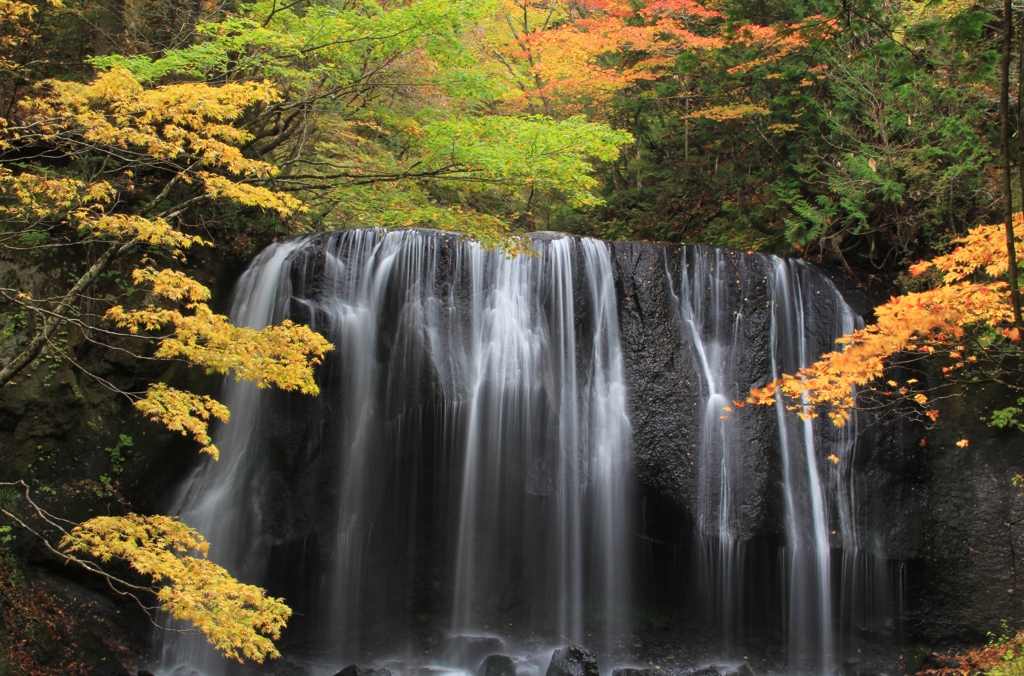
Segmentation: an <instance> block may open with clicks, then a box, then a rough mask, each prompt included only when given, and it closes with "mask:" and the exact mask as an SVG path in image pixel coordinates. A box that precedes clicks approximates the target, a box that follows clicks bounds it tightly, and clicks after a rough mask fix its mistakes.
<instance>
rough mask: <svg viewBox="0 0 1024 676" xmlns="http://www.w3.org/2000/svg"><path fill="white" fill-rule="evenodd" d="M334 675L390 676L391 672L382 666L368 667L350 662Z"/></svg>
mask: <svg viewBox="0 0 1024 676" xmlns="http://www.w3.org/2000/svg"><path fill="white" fill-rule="evenodd" d="M334 676H391V672H390V671H388V670H387V669H384V668H379V669H370V668H368V667H361V666H359V665H357V664H350V665H349V666H347V667H345V668H344V669H342V670H341V671H339V672H338V673H336V674H335V675H334Z"/></svg>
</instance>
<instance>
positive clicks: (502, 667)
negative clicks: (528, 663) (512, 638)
mask: <svg viewBox="0 0 1024 676" xmlns="http://www.w3.org/2000/svg"><path fill="white" fill-rule="evenodd" d="M476 676H516V663H515V661H513V659H512V658H511V657H508V656H507V655H489V656H488V657H487V659H485V660H484V661H483V662H481V663H480V668H479V669H477V670H476Z"/></svg>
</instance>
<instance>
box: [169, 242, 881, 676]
mask: <svg viewBox="0 0 1024 676" xmlns="http://www.w3.org/2000/svg"><path fill="white" fill-rule="evenodd" d="M534 244H535V247H536V249H537V251H538V254H539V255H537V256H520V257H518V258H515V259H508V258H506V257H505V256H504V255H502V254H500V253H496V252H487V251H484V250H482V249H481V248H480V247H479V246H476V245H474V244H471V243H469V242H465V241H462V240H460V239H458V238H457V237H454V236H451V235H445V234H442V233H437V232H430V231H401V232H394V233H384V232H380V231H373V230H356V231H346V232H342V233H334V234H327V235H316V236H307V237H303V238H298V239H293V240H289V241H283V242H278V243H276V244H274V245H272V246H271V247H269V248H268V249H267V250H266V251H264V252H263V253H262V254H260V255H259V256H258V257H257V258H256V260H255V261H254V262H253V263H252V265H251V266H250V268H249V269H248V270H247V271H246V273H245V275H244V276H243V277H242V279H241V280H240V281H239V284H238V289H237V291H236V295H235V301H234V305H233V308H232V311H231V317H232V320H233V321H234V322H236V323H239V324H244V325H247V326H252V327H254V328H261V327H263V326H266V325H267V324H269V323H272V322H278V321H280V320H282V319H284V318H286V317H289V318H292V319H293V320H295V321H299V322H305V323H308V324H309V325H311V326H312V327H313V328H314V329H315V330H317V331H320V332H322V333H323V334H324V335H326V336H327V337H328V338H329V339H330V340H331V341H332V342H333V343H334V344H335V346H336V349H335V350H334V351H333V352H332V353H330V354H329V356H328V358H327V360H326V361H325V363H324V364H323V366H322V367H321V368H320V371H319V374H318V378H319V383H320V387H321V392H322V393H321V395H320V396H319V397H316V398H313V397H305V396H302V395H298V394H287V393H282V392H278V391H274V390H264V391H259V390H257V389H256V388H254V387H252V386H250V385H248V384H245V383H236V382H234V381H228V382H226V384H225V388H226V391H225V395H224V398H225V403H227V404H228V406H229V407H230V408H231V410H232V411H233V417H232V421H231V423H230V424H228V425H226V426H223V427H221V428H219V429H218V430H217V432H216V442H217V445H218V446H219V448H220V449H221V460H220V461H219V462H212V461H209V460H206V461H203V462H202V463H200V465H199V467H198V468H197V469H196V470H195V471H194V473H193V474H192V475H191V477H190V478H189V479H188V480H187V481H186V482H185V484H184V485H183V487H182V489H181V490H180V492H179V495H178V497H177V503H176V510H177V513H179V514H181V516H182V518H183V520H184V521H185V522H186V523H189V524H190V525H193V526H195V527H197V528H198V529H199V530H200V531H201V532H203V533H204V534H206V535H207V536H208V537H209V539H210V540H211V541H212V543H213V547H212V551H211V555H212V557H213V558H214V560H215V561H217V562H219V563H221V564H223V565H225V566H226V567H227V568H228V569H229V570H231V571H232V572H234V573H235V574H237V575H238V576H239V577H241V578H242V579H243V580H244V581H247V582H252V583H255V584H260V585H262V586H265V587H266V588H267V589H268V590H269V591H270V593H271V594H274V595H275V596H282V597H284V598H285V599H286V601H287V602H288V603H289V605H291V607H292V608H293V609H294V611H295V615H294V616H293V618H292V620H291V623H290V626H289V629H288V630H287V631H286V633H285V635H284V636H283V638H282V640H281V642H280V647H281V648H282V650H283V651H284V652H285V653H286V654H288V655H290V656H291V657H292V658H294V659H299V660H301V661H302V662H303V664H305V665H306V667H308V668H309V669H311V672H310V673H323V674H325V675H327V674H333V673H334V672H335V671H336V670H337V668H338V667H340V666H344V664H345V663H348V662H350V661H356V662H375V661H378V659H379V658H381V657H383V656H402V655H405V656H407V657H408V658H409V659H410V660H419V662H418V664H421V665H422V664H431V663H434V664H438V663H442V664H447V665H449V666H457V667H459V668H463V669H466V668H472V667H473V665H468V664H461V663H460V662H459V660H460V659H462V658H460V657H459V656H458V655H456V654H455V653H454V652H452V651H451V650H448V649H446V647H445V645H444V642H445V640H447V639H445V638H443V637H442V638H441V639H440V641H439V638H438V635H439V632H441V633H442V634H450V635H460V634H461V635H465V634H492V635H493V634H497V635H500V636H504V637H506V638H513V639H514V640H516V641H519V642H520V643H521V644H524V645H525V644H530V645H535V646H536V645H537V644H538V642H540V643H543V644H544V645H552V644H565V643H569V642H583V643H584V644H587V645H590V646H592V647H601V646H602V645H603V646H604V647H606V648H608V649H610V652H611V653H614V654H617V655H619V657H617V658H615V659H624V660H627V661H628V660H634V659H636V658H635V657H629V656H628V655H629V650H630V649H631V648H630V645H628V644H631V641H632V639H629V640H622V639H623V638H627V639H628V637H629V636H630V635H631V634H630V623H631V622H632V621H633V620H634V619H636V618H637V617H641V616H643V613H645V612H647V610H648V609H649V608H650V607H655V608H656V607H664V606H666V604H667V605H671V606H672V608H673V609H679V610H681V611H682V614H683V615H685V616H686V620H684V622H683V625H685V626H687V627H688V628H687V629H685V630H684V631H683V632H682V633H680V634H679V635H678V636H677V637H676V640H678V641H679V642H680V643H690V642H692V639H691V635H690V634H688V633H686V632H690V631H693V632H694V633H693V634H692V636H698V635H703V636H705V637H706V636H707V634H709V633H710V634H711V637H712V638H713V639H715V640H713V641H711V642H709V644H708V645H709V646H710V645H711V644H714V647H709V649H708V650H707V651H706V652H705V653H704V654H705V655H707V656H708V657H709V658H710V657H711V656H712V655H717V656H718V657H722V658H726V659H729V658H734V659H739V658H740V657H742V656H743V655H744V654H745V653H747V652H748V648H749V646H750V644H751V641H752V640H753V639H752V638H751V637H752V636H755V635H756V636H760V638H759V639H756V640H760V641H765V640H767V641H768V642H770V643H774V644H781V645H787V646H788V659H786V660H785V661H786V662H787V663H788V669H790V670H792V671H794V672H817V673H830V672H831V671H833V670H834V667H835V666H837V665H838V664H839V661H840V659H843V658H844V657H845V656H847V655H850V654H858V655H859V654H860V651H861V649H862V647H863V646H866V645H868V643H866V642H865V641H868V642H870V641H873V640H876V639H879V638H880V637H882V638H884V636H888V635H891V634H892V632H893V631H894V630H893V625H894V623H895V622H898V615H899V613H898V612H897V611H896V610H894V608H895V607H894V605H893V602H892V599H893V596H894V595H893V592H892V588H891V586H890V585H891V580H892V579H894V578H893V576H892V574H891V570H890V563H889V562H887V561H886V560H885V558H884V551H882V550H883V549H884V548H883V547H882V546H881V544H880V543H881V539H880V538H878V537H875V536H874V535H872V534H870V533H867V535H866V534H865V533H866V531H865V532H862V528H861V525H860V524H861V523H862V522H864V519H865V517H864V515H863V514H862V511H863V510H862V507H861V504H860V503H861V501H862V499H861V498H862V496H864V495H865V490H864V487H863V486H862V482H863V481H864V479H863V477H862V476H861V475H860V474H858V472H857V471H856V469H855V467H856V465H857V460H858V458H857V427H856V422H857V421H856V419H855V420H854V421H852V423H851V424H850V425H848V426H847V427H845V428H842V429H837V428H834V427H832V426H831V424H829V423H828V421H827V420H814V421H805V420H802V419H800V418H799V416H797V415H796V414H795V412H793V411H789V410H787V409H786V408H785V407H784V406H777V407H774V408H765V407H750V406H747V407H740V406H738V405H737V404H736V403H735V402H737V401H739V400H742V399H744V398H745V396H746V394H747V392H748V391H749V389H750V388H751V387H754V386H759V385H762V384H763V383H764V382H765V381H767V380H768V379H770V378H774V377H777V376H778V375H780V374H781V373H784V372H792V371H794V370H796V369H798V368H799V367H801V366H804V365H807V364H809V363H811V362H812V361H814V360H815V359H816V358H817V357H818V356H819V355H820V354H822V353H823V352H825V351H828V350H830V349H832V348H833V347H834V341H835V339H836V338H837V337H838V336H839V335H841V334H843V333H846V332H848V331H850V330H851V329H852V328H854V324H855V322H856V321H857V320H856V317H855V316H854V314H853V313H852V312H851V311H850V309H849V307H848V306H847V305H846V303H845V302H844V301H843V299H842V297H841V296H840V294H839V293H838V291H837V290H836V288H835V287H834V286H833V285H832V284H831V282H829V281H828V280H827V278H825V277H824V276H823V275H822V274H820V273H819V272H817V271H815V270H814V269H813V268H811V267H810V266H809V265H806V264H804V263H800V262H793V261H785V260H782V259H779V258H774V257H769V256H763V255H757V254H742V253H739V252H732V251H726V250H720V249H714V248H710V247H681V248H677V249H674V248H672V247H660V246H658V245H649V244H621V245H620V244H606V243H603V242H599V241H596V240H590V239H576V238H569V237H565V238H558V237H547V236H537V237H536V238H535V240H534ZM637 252H640V253H639V254H638V253H637ZM676 252H678V253H676ZM638 255H639V256H652V257H651V258H649V259H648V260H649V261H650V262H649V263H645V266H646V267H644V268H643V270H646V271H648V272H647V273H643V271H642V270H641V269H640V267H639V263H638V262H637V261H639V260H640V259H639V258H636V256H638ZM661 257H664V259H663V262H664V270H665V275H664V280H665V281H664V282H662V283H661V284H660V286H659V283H658V281H657V280H656V275H657V274H658V273H657V272H656V268H657V265H658V263H657V261H658V260H659V258H661ZM630 261H632V263H631V262H630ZM629 265H632V266H633V269H632V271H630V270H629V269H627V268H628V266H629ZM630 285H632V286H630ZM629 289H632V290H629ZM659 289H660V290H659ZM640 294H646V295H645V296H644V300H642V301H641V299H640V298H639V297H638V295H640ZM659 294H661V295H659ZM645 304H646V305H645ZM663 307H664V310H663V309H662V308H663ZM659 313H660V314H659ZM673 316H674V317H675V318H676V319H677V320H678V325H677V324H675V323H673V321H672V320H671V317H673ZM620 322H621V323H622V326H621V327H620ZM655 325H656V326H655ZM662 326H664V327H666V328H665V329H664V330H665V331H667V334H664V333H658V331H661V328H660V327H662ZM676 326H678V330H676V328H675V327H676ZM634 332H635V335H634ZM653 336H661V337H660V338H657V339H655V338H653ZM659 350H661V351H662V352H661V353H660V354H663V356H664V357H665V360H664V361H663V362H661V365H657V364H656V363H655V362H653V361H651V360H652V359H654V358H655V357H653V356H652V355H655V353H658V351H659ZM627 378H628V379H629V380H628V387H627ZM657 378H664V379H665V380H666V381H671V382H670V385H671V388H670V389H672V390H675V392H674V393H673V394H672V396H673V397H677V398H675V399H673V398H671V397H669V396H668V395H667V394H665V392H664V391H661V390H657V389H656V387H655V384H654V383H655V381H656V379H657ZM677 381H678V385H677ZM652 388H654V389H652ZM666 402H668V403H666ZM631 406H632V407H633V410H632V411H631V410H630V407H631ZM652 416H653V417H659V418H660V420H657V421H655V423H656V424H653V426H652V422H651V421H652ZM631 417H632V418H633V423H631ZM651 430H654V431H655V432H656V434H655V435H654V436H652V434H651ZM641 432H642V433H643V436H642V438H641V436H639V435H640V434H641ZM634 435H638V436H636V438H634ZM634 445H635V446H636V448H631V447H632V446H634ZM830 457H831V459H829V458H830ZM653 458H658V460H657V461H655V460H653ZM836 460H838V462H834V461H836ZM652 463H654V464H652ZM645 472H647V473H646V474H645ZM652 472H653V475H652ZM634 475H635V476H637V477H639V478H641V479H642V482H641V484H642V485H641V486H640V488H641V489H642V490H643V491H644V493H643V494H638V493H636V487H634V486H633V478H632V477H633V476H634ZM661 477H668V478H669V479H670V480H671V482H673V483H671V484H670V486H671V489H665V490H664V491H663V497H662V498H661V499H662V500H664V499H665V498H664V495H665V494H666V493H667V495H668V499H669V500H672V501H675V502H674V504H675V505H677V506H681V509H679V512H680V513H682V514H684V516H682V517H680V519H681V520H680V521H678V522H671V520H669V521H664V519H666V518H667V517H664V516H660V517H658V518H660V519H662V520H663V521H664V523H667V524H669V525H668V526H666V527H665V528H663V530H665V532H666V533H668V535H667V538H668V539H659V538H660V537H661V536H659V537H651V536H650V535H648V534H647V533H646V530H645V529H646V528H647V525H646V524H647V523H648V519H649V517H650V514H649V513H648V510H646V509H643V510H640V509H634V506H636V507H640V506H641V504H643V505H646V504H648V502H647V501H648V498H651V497H652V496H654V497H657V495H655V489H654V488H652V486H658V485H659V483H658V482H659V481H660V480H661ZM644 482H646V483H644ZM634 496H637V497H634ZM637 498H640V499H637ZM661 504H662V506H663V507H664V502H663V503H661ZM676 508H677V509H678V507H676ZM641 511H642V513H640V512H641ZM663 511H664V510H663ZM669 512H671V510H668V511H667V512H665V513H669ZM672 523H679V524H686V525H685V528H686V532H687V533H689V535H685V534H684V535H679V536H678V537H679V540H678V542H677V543H673V542H669V541H668V540H669V539H671V538H673V537H677V536H674V535H672V532H673V528H676V526H672V525H671V524H672ZM676 532H678V531H676ZM637 536H639V537H637ZM656 543H660V544H656ZM655 546H657V547H661V548H663V550H664V551H665V552H667V559H668V560H669V561H670V563H668V564H666V565H664V566H662V564H660V563H658V564H657V565H654V564H651V561H652V560H653V559H651V558H650V552H651V551H653V550H651V547H655ZM645 547H646V548H647V549H645ZM659 551H662V550H659ZM641 556H643V557H644V560H645V561H647V564H646V565H647V567H646V569H645V571H644V572H643V573H639V572H636V571H637V570H638V569H637V568H636V567H635V566H634V559H635V558H637V559H638V558H639V557H641ZM659 556H661V555H660V554H659ZM659 560H663V559H659ZM655 563H657V562H655ZM652 566H653V567H652ZM658 566H662V568H658ZM662 569H665V570H669V571H670V572H669V573H668V579H667V580H666V579H665V578H664V577H659V575H661V574H660V573H657V570H662ZM678 577H682V578H683V579H684V582H683V584H681V585H679V584H677V583H676V582H674V580H676V579H677V578H678ZM662 583H667V584H665V585H663V586H662V587H659V586H658V585H661V584H662ZM673 586H676V587H679V588H680V589H682V590H683V591H682V597H683V598H679V595H678V594H676V592H668V593H667V592H666V589H667V588H668V587H673ZM641 588H643V589H646V592H645V593H644V594H640V591H639V590H640V589H641ZM634 590H636V593H634ZM673 594H675V595H673ZM638 604H648V605H646V606H640V605H638ZM673 612H676V610H673ZM687 622H689V623H690V624H688V625H687V624H686V623H687ZM701 632H703V633H701ZM641 633H642V632H641ZM765 637H767V639H765ZM161 641H162V645H163V651H162V652H163V659H162V665H163V670H164V671H165V672H170V671H174V670H175V669H180V670H181V671H180V673H181V674H182V675H186V674H188V673H189V671H188V670H189V669H191V668H195V669H198V670H199V671H201V672H202V673H203V674H205V675H207V676H212V675H214V674H225V673H232V672H231V669H232V667H231V666H230V665H229V664H228V663H227V662H226V661H225V660H223V659H221V658H220V657H218V656H217V655H215V654H214V653H213V651H212V650H211V649H209V648H208V647H207V646H205V645H204V642H203V641H202V640H201V639H198V638H194V637H193V638H189V637H182V636H179V635H172V636H170V637H163V638H162V639H161ZM531 641H532V642H533V643H531ZM452 644H454V642H453V643H452ZM616 651H617V652H616ZM416 655H418V657H415V656H416ZM409 656H412V657H409ZM474 659H475V658H474ZM446 660H447V661H446ZM466 661H467V662H468V661H469V660H466ZM540 668H541V669H542V668H543V665H541V667H540Z"/></svg>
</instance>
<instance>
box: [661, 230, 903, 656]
mask: <svg viewBox="0 0 1024 676" xmlns="http://www.w3.org/2000/svg"><path fill="white" fill-rule="evenodd" d="M681 258H682V262H681V265H680V269H681V275H680V281H679V287H678V290H677V291H676V292H675V294H676V298H677V302H678V303H679V319H680V329H681V332H682V336H683V341H684V342H688V343H689V344H690V345H691V348H692V355H693V360H694V363H695V369H694V370H695V372H696V373H697V374H698V375H699V377H700V387H701V396H702V401H703V403H704V410H703V414H702V416H701V418H700V433H699V452H698V454H697V461H696V462H697V464H698V479H697V500H696V505H697V507H696V513H695V514H694V530H695V533H694V537H693V543H694V544H693V547H692V551H693V559H694V562H693V564H691V567H690V570H691V571H692V580H691V583H692V588H693V592H692V594H691V595H692V597H694V598H695V599H696V606H697V607H698V609H699V610H701V611H702V613H703V616H704V618H705V622H707V623H709V624H711V625H713V626H715V627H717V628H718V636H719V639H720V642H721V646H722V650H723V653H724V654H726V655H729V654H732V653H735V650H734V648H736V647H739V646H736V645H735V644H736V642H737V640H738V638H739V637H740V635H741V634H742V633H743V631H744V628H745V627H744V626H743V625H744V621H745V620H746V619H747V618H749V617H751V616H753V615H757V614H758V613H763V612H764V611H765V610H766V609H767V610H768V611H769V612H772V610H773V608H774V609H775V610H777V611H778V612H779V613H780V617H779V620H780V621H779V625H780V626H781V627H782V629H783V632H784V634H785V635H787V636H788V644H789V664H790V668H791V669H793V670H795V671H798V672H806V671H813V672H817V673H830V672H831V671H832V670H833V669H834V667H835V666H836V665H837V661H838V656H839V654H840V650H839V648H840V646H838V645H837V632H838V635H841V636H853V635H854V633H855V629H857V628H858V627H860V626H862V625H868V624H870V623H871V622H875V621H877V620H878V618H877V617H873V616H877V615H883V616H884V615H886V614H887V613H891V609H890V608H887V607H884V606H886V605H887V603H886V600H885V599H887V598H889V597H890V596H891V589H890V588H889V586H888V585H889V584H890V579H889V575H888V573H887V571H886V570H885V567H886V565H885V563H884V559H883V557H882V556H880V555H877V556H876V555H875V554H877V553H875V554H868V553H866V552H865V551H864V550H863V548H862V547H861V543H860V535H859V532H858V523H857V505H856V500H857V478H856V473H855V472H854V471H853V469H852V468H853V465H854V463H855V452H856V441H857V417H856V416H854V418H853V420H851V421H850V423H848V424H847V425H846V426H845V427H843V428H835V427H834V426H832V425H831V423H830V422H828V421H827V420H824V419H802V418H801V417H800V416H799V415H797V412H796V411H793V410H788V409H787V404H792V402H787V401H782V400H780V402H779V404H778V405H776V406H775V407H774V411H773V415H774V417H775V421H774V423H775V424H774V430H775V431H774V434H775V437H776V438H775V445H776V447H777V453H778V457H779V476H778V481H779V483H780V484H781V488H782V491H781V492H782V498H783V505H782V511H783V517H784V529H783V532H782V533H780V534H779V536H780V538H779V540H780V542H779V546H780V547H781V549H780V550H779V556H780V560H779V562H778V565H777V566H775V574H777V575H778V576H779V579H778V582H777V583H776V585H777V589H778V590H779V593H778V596H779V598H778V599H775V600H774V602H773V601H769V602H768V603H765V601H764V599H763V594H761V596H762V598H760V599H759V598H757V597H758V595H759V590H758V589H757V587H759V586H765V585H764V575H763V574H762V573H759V572H758V571H756V569H757V568H758V567H761V568H764V567H766V561H765V555H764V553H763V552H761V551H758V544H759V543H758V541H757V538H758V537H763V534H762V533H760V531H761V530H763V528H762V527H761V526H762V525H761V524H758V523H756V522H754V521H752V519H754V518H756V517H755V516H754V515H753V514H751V512H752V511H753V510H751V508H750V506H751V504H753V503H754V502H755V501H756V494H757V493H758V492H764V490H765V487H763V486H756V485H755V486H753V487H751V482H752V481H753V479H754V477H755V475H757V474H759V472H757V471H756V468H754V467H752V466H751V465H750V462H751V456H753V455H756V454H754V453H751V451H750V444H751V442H752V439H753V437H756V436H758V435H759V433H758V432H757V430H762V432H760V435H763V434H764V433H765V432H770V431H771V429H770V427H771V426H769V425H767V424H766V421H764V420H763V419H762V420H758V418H763V416H764V411H763V410H750V409H741V408H740V406H738V405H737V404H736V403H734V402H735V401H736V400H742V399H744V398H745V396H746V393H747V391H748V390H749V388H750V386H752V385H760V384H762V383H763V382H764V380H765V379H766V378H765V377H766V376H767V375H770V377H771V378H772V379H777V378H779V377H780V376H781V375H782V374H783V373H792V372H794V371H796V370H798V369H799V368H801V367H804V366H809V365H810V364H811V363H813V362H814V361H815V360H816V359H818V358H819V357H820V356H821V355H822V354H823V353H824V352H827V351H829V350H832V349H835V340H836V339H837V338H838V337H840V336H842V335H845V334H847V333H850V332H852V331H853V330H854V329H855V328H857V326H858V325H860V318H859V317H857V316H856V315H855V314H854V313H853V311H852V310H851V309H850V308H849V306H848V305H847V304H846V302H845V301H844V300H843V298H842V296H841V295H840V294H839V292H838V291H837V290H836V288H835V286H833V285H832V284H831V283H829V282H828V281H827V280H826V279H825V278H824V277H823V276H822V275H821V274H820V273H817V272H816V271H814V270H812V269H811V268H810V267H809V266H808V265H807V264H805V263H802V262H799V261H787V260H783V259H780V258H776V257H766V256H741V255H738V254H736V253H735V252H726V251H723V250H720V249H714V248H710V247H684V248H683V250H682V253H681ZM758 305H764V306H766V307H767V310H768V317H767V318H766V320H765V321H766V323H767V324H768V329H769V330H768V332H767V336H765V335H764V333H765V332H764V331H759V332H751V331H749V326H750V323H749V321H748V318H747V315H748V314H751V313H754V312H759V311H761V308H759V307H758ZM757 323H758V322H754V324H755V325H757ZM758 355H762V356H766V357H767V361H768V365H769V367H770V370H769V372H768V373H763V371H764V370H765V369H758V368H751V363H752V362H757V361H758ZM759 371H762V372H760V373H759ZM752 379H753V380H752ZM758 379H760V380H758ZM834 551H835V552H838V556H839V557H840V560H841V565H839V566H836V565H834V562H833V556H834ZM872 597H877V598H878V599H879V600H880V602H879V603H878V604H877V607H871V606H872V601H873V600H874V599H873V598H872Z"/></svg>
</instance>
